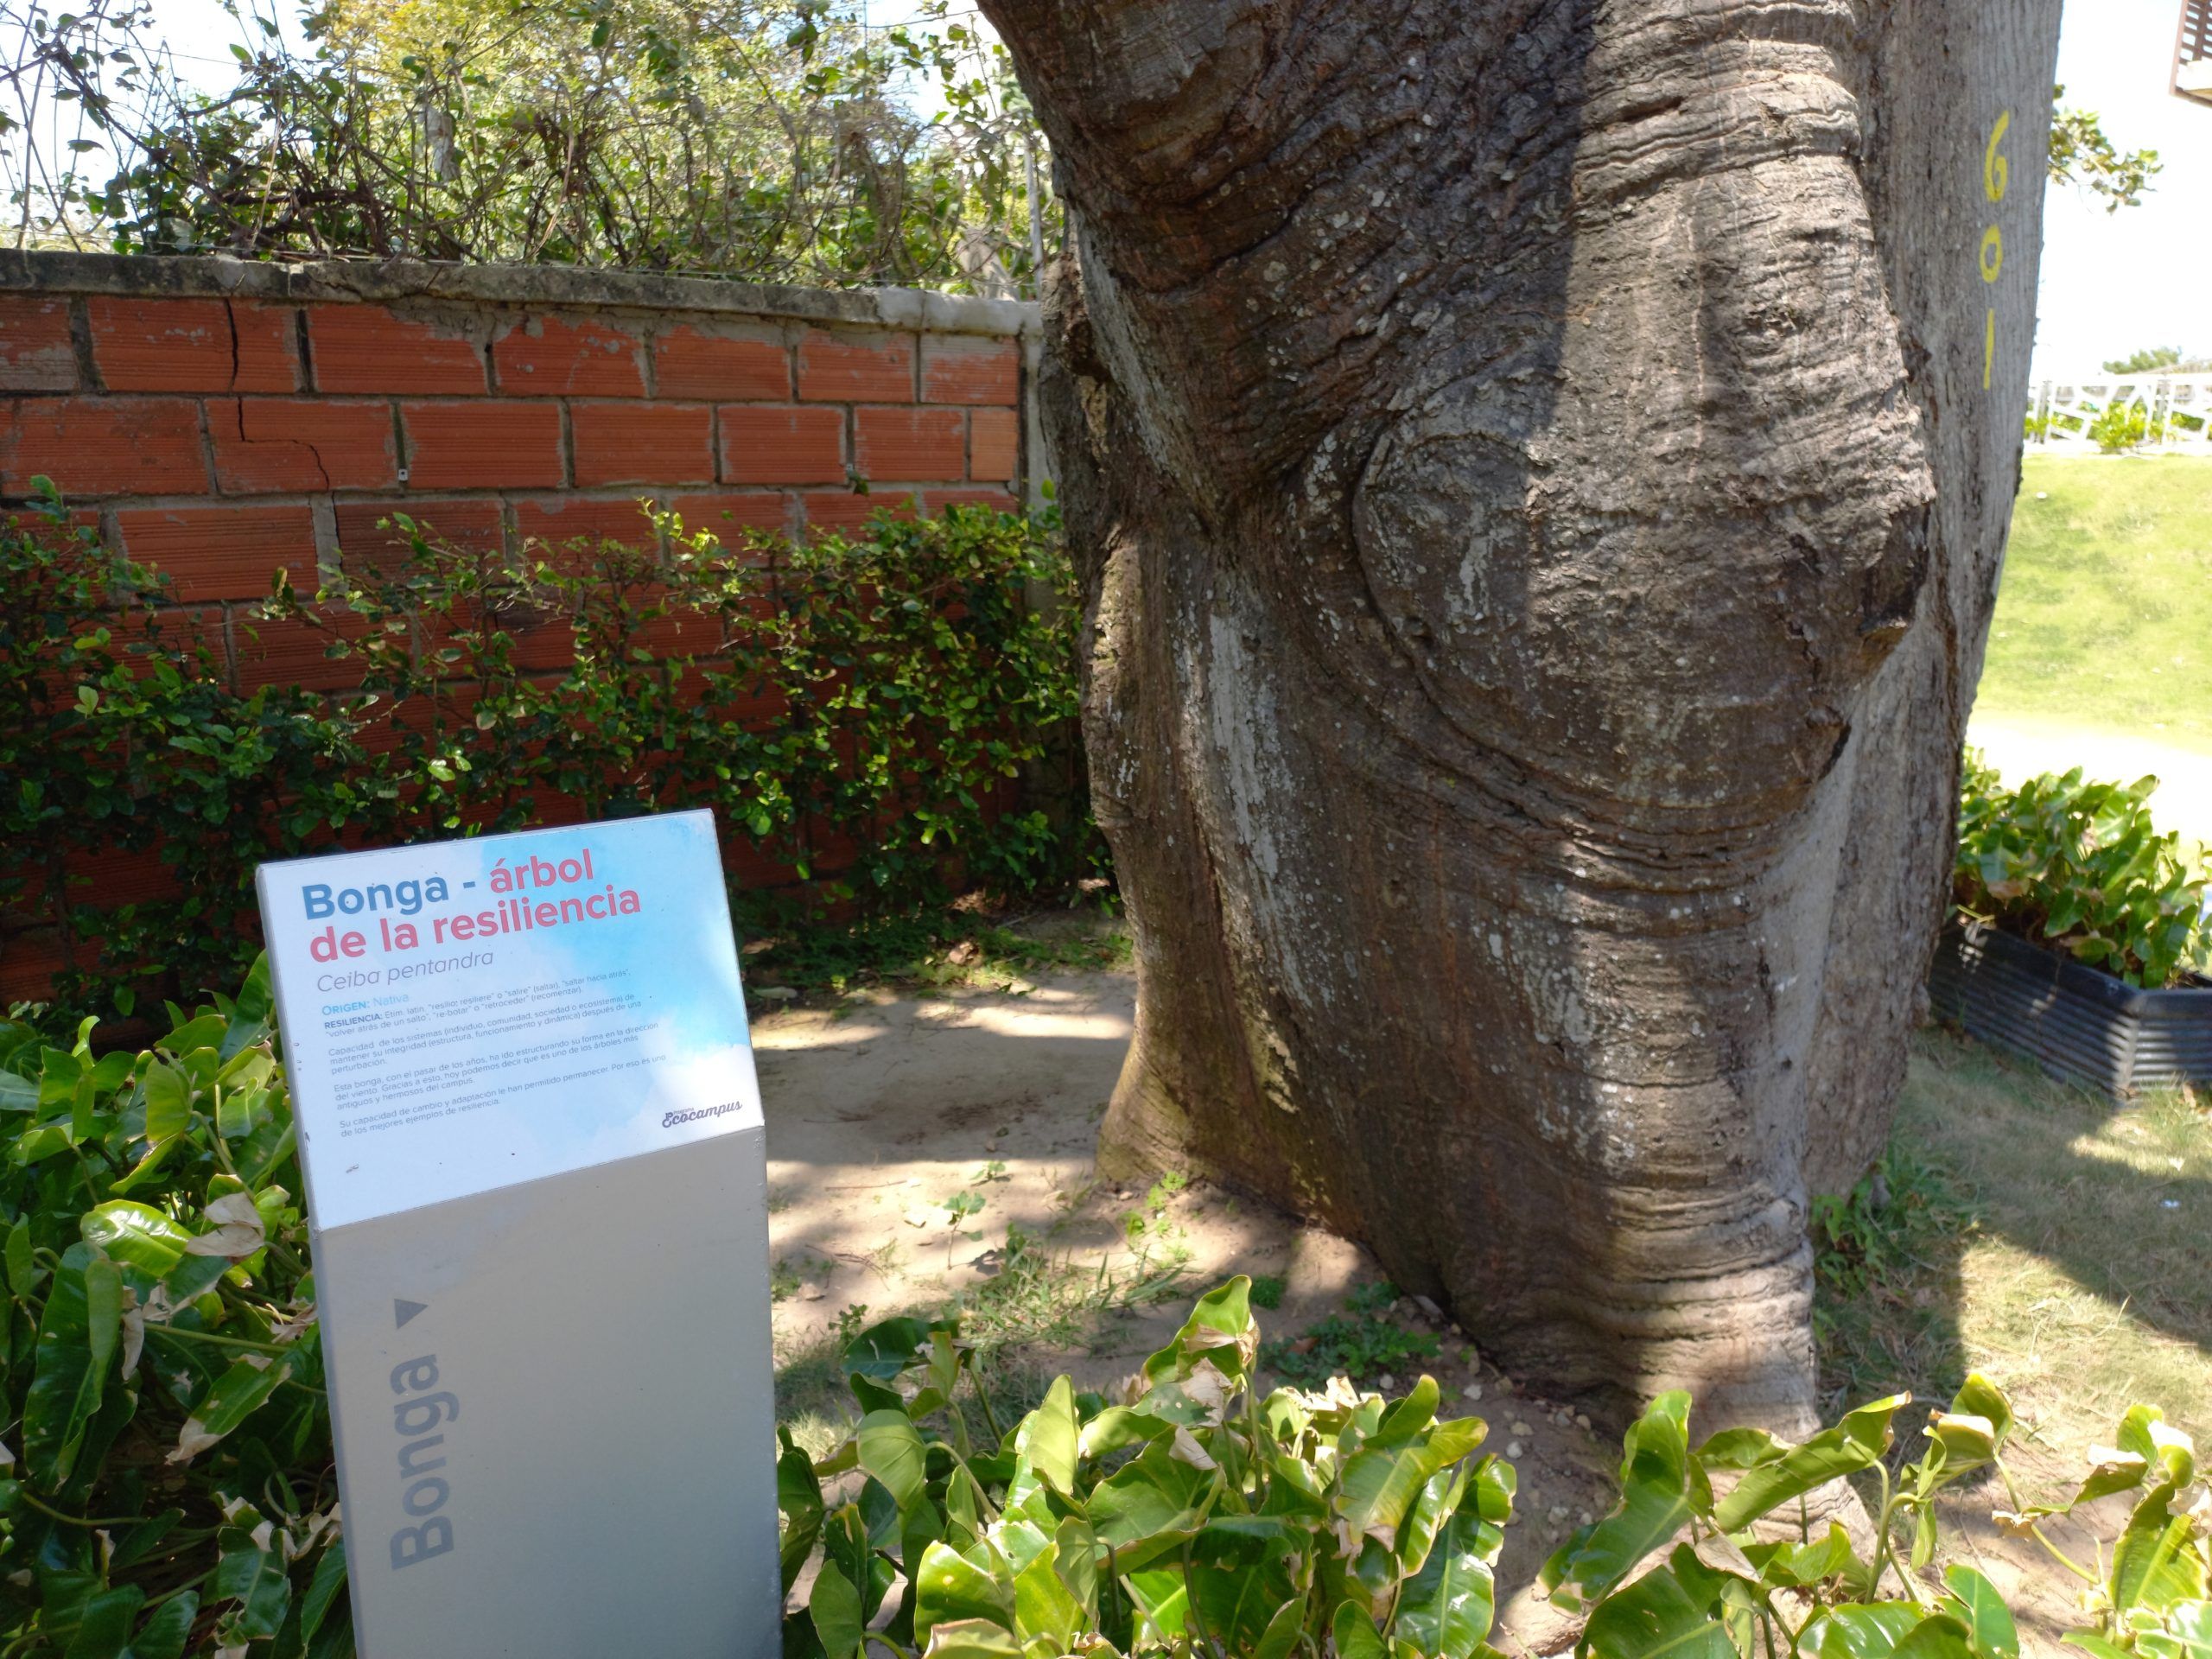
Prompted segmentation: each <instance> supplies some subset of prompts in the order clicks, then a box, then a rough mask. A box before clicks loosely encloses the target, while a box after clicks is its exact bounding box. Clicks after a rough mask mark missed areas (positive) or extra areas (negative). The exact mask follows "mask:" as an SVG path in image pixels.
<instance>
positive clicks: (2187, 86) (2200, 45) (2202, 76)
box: [2173, 0, 2212, 104]
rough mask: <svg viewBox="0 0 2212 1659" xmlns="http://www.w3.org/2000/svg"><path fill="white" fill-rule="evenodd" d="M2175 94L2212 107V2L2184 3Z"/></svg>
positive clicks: (2176, 48)
mask: <svg viewBox="0 0 2212 1659" xmlns="http://www.w3.org/2000/svg"><path fill="white" fill-rule="evenodd" d="M2173 90H2174V96H2175V97H2177V98H2188V99H2196V102H2198V103H2200V104H2212V0H2182V8H2181V29H2180V31H2179V32H2178V33H2177V35H2175V36H2174V79H2173Z"/></svg>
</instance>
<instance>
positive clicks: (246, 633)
mask: <svg viewBox="0 0 2212 1659" xmlns="http://www.w3.org/2000/svg"><path fill="white" fill-rule="evenodd" d="M324 614H325V615H326V616H327V617H328V618H329V620H330V623H331V626H329V627H327V628H319V627H315V626H312V625H311V624H309V623H307V622H302V621H295V620H292V619H291V618H289V617H287V618H283V619H281V620H266V619H264V618H260V617H257V616H254V615H252V614H251V613H248V612H245V611H238V612H234V613H232V617H231V651H232V656H233V657H234V658H236V659H237V662H238V690H241V691H251V690H254V689H255V688H257V687H258V686H264V685H300V686H305V687H306V688H307V689H308V690H310V691H350V690H353V688H354V687H355V686H357V685H359V683H361V671H362V668H363V666H364V664H363V663H362V661H361V659H360V658H359V657H354V656H343V657H336V658H334V657H332V656H331V655H330V647H331V645H332V644H333V642H334V639H359V638H360V637H361V636H362V635H363V634H365V633H366V632H368V626H369V625H368V623H367V621H366V620H365V619H364V618H362V617H359V616H356V615H354V614H353V613H352V612H351V611H345V610H331V611H326V612H325V613H324Z"/></svg>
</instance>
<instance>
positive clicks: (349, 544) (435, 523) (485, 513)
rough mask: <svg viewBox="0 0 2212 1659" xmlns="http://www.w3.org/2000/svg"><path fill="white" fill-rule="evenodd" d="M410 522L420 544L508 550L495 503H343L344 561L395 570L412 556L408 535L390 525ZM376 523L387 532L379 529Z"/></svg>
mask: <svg viewBox="0 0 2212 1659" xmlns="http://www.w3.org/2000/svg"><path fill="white" fill-rule="evenodd" d="M401 516H404V517H405V518H410V519H412V520H414V522H415V525H416V529H417V530H419V531H421V532H422V535H423V539H424V540H426V541H429V542H433V543H450V544H451V545H453V546H454V547H459V548H465V549H467V550H469V551H471V552H478V553H498V552H499V551H501V550H504V549H505V546H506V529H505V524H503V523H502V522H501V518H500V514H499V503H498V502H497V501H425V500H422V499H417V498H415V497H409V498H408V499H404V500H399V501H341V502H340V503H339V504H338V506H337V517H338V545H339V548H340V551H341V552H342V553H343V554H344V556H345V557H346V560H347V561H348V562H349V563H350V562H352V561H355V560H364V561H366V562H367V563H369V564H370V565H372V566H373V567H374V568H376V569H380V570H385V571H387V572H388V571H392V570H397V569H398V568H399V567H400V566H401V565H402V564H404V563H406V561H407V559H408V558H409V556H410V555H411V554H412V553H413V551H414V543H413V541H412V540H411V538H410V537H409V536H408V534H407V532H406V531H404V530H402V529H400V527H399V526H398V524H397V523H394V522H391V521H392V520H393V519H395V518H397V517H401ZM379 524H385V526H386V527H385V528H384V529H381V530H380V529H378V525H379Z"/></svg>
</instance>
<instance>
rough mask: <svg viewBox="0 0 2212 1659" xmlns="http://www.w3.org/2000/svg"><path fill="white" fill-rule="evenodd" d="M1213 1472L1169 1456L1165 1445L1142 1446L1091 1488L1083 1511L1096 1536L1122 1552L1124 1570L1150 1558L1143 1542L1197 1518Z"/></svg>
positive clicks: (1187, 1526)
mask: <svg viewBox="0 0 2212 1659" xmlns="http://www.w3.org/2000/svg"><path fill="white" fill-rule="evenodd" d="M1213 1483H1214V1477H1213V1476H1212V1475H1211V1474H1209V1473H1207V1472H1206V1471H1203V1470H1200V1469H1196V1468H1193V1467H1192V1465H1189V1464H1187V1463H1185V1462H1184V1461H1182V1460H1181V1459H1179V1458H1177V1457H1175V1456H1173V1454H1172V1452H1170V1450H1169V1448H1168V1447H1167V1446H1161V1445H1155V1446H1147V1447H1146V1448H1145V1450H1144V1451H1143V1452H1141V1453H1140V1454H1139V1455H1138V1456H1136V1457H1135V1458H1132V1459H1130V1460H1129V1461H1128V1462H1127V1463H1125V1464H1123V1465H1122V1466H1121V1467H1120V1468H1119V1469H1117V1470H1116V1471H1114V1473H1113V1474H1112V1475H1111V1476H1110V1477H1109V1478H1107V1479H1105V1480H1103V1481H1101V1482H1100V1483H1099V1484H1097V1485H1096V1487H1094V1488H1092V1490H1091V1493H1090V1503H1088V1504H1086V1505H1085V1506H1084V1512H1085V1513H1086V1514H1088V1515H1089V1516H1090V1524H1091V1525H1092V1526H1094V1527H1096V1529H1097V1530H1098V1537H1099V1541H1101V1542H1103V1543H1106V1544H1109V1545H1111V1546H1112V1547H1113V1548H1115V1550H1116V1551H1117V1552H1119V1553H1121V1554H1122V1555H1123V1556H1125V1557H1128V1556H1132V1555H1133V1556H1134V1557H1135V1559H1133V1560H1128V1562H1127V1563H1126V1565H1125V1566H1124V1568H1123V1570H1124V1571H1128V1570H1131V1569H1133V1568H1134V1567H1137V1566H1141V1565H1142V1564H1143V1562H1144V1561H1145V1560H1148V1559H1149V1553H1148V1552H1147V1548H1146V1546H1147V1544H1149V1543H1152V1542H1153V1541H1156V1540H1158V1539H1160V1537H1161V1536H1162V1535H1177V1539H1176V1541H1177V1542H1178V1544H1179V1542H1180V1536H1179V1535H1181V1534H1182V1533H1184V1532H1186V1531H1188V1530H1189V1529H1191V1528H1192V1527H1194V1526H1195V1525H1196V1524H1197V1522H1198V1505H1199V1504H1200V1503H1203V1502H1204V1500H1205V1497H1206V1495H1207V1493H1208V1492H1210V1491H1211V1490H1212V1487H1213Z"/></svg>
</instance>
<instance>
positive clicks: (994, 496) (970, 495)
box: [922, 490, 1020, 513]
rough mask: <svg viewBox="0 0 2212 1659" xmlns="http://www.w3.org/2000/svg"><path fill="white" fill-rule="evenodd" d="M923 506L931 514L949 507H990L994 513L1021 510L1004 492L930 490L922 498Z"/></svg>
mask: <svg viewBox="0 0 2212 1659" xmlns="http://www.w3.org/2000/svg"><path fill="white" fill-rule="evenodd" d="M922 505H923V506H925V507H926V508H927V509H928V510H929V511H930V512H931V513H939V512H944V510H945V509H946V508H947V507H988V508H989V509H990V510H991V511H992V512H1017V511H1019V510H1020V507H1019V504H1018V503H1017V502H1016V501H1015V500H1014V498H1013V497H1012V496H1011V495H1008V494H1007V493H1006V492H1005V491H1004V490H930V491H927V492H925V493H924V495H923V496H922Z"/></svg>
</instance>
